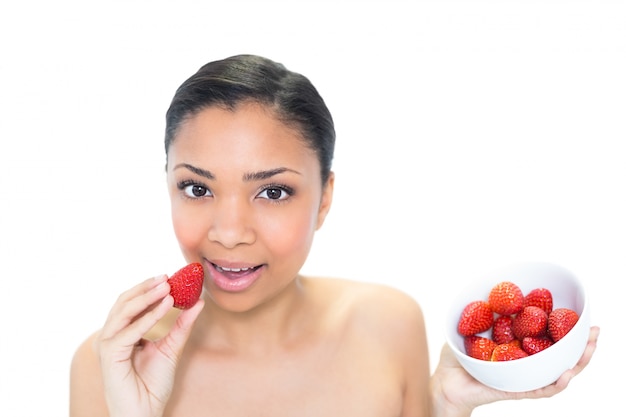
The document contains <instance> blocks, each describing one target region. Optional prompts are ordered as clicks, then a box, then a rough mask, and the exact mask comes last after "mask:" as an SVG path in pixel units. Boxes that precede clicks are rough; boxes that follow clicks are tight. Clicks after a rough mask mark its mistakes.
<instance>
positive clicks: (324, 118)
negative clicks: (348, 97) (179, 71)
mask: <svg viewBox="0 0 626 417" xmlns="http://www.w3.org/2000/svg"><path fill="white" fill-rule="evenodd" d="M243 102H257V103H259V104H262V105H265V106H267V107H268V108H269V109H271V110H272V111H274V113H275V114H276V116H277V117H278V118H279V119H280V120H281V121H282V122H283V123H285V124H287V125H290V126H293V127H294V128H296V129H297V130H298V131H299V132H300V133H301V134H302V137H303V139H304V140H305V143H306V145H307V146H308V147H309V148H311V149H312V150H313V151H315V153H316V154H317V157H318V160H319V162H320V167H321V176H322V184H325V183H326V181H327V180H328V176H329V173H330V170H331V165H332V160H333V154H334V148H335V127H334V123H333V119H332V116H331V114H330V111H329V110H328V108H327V107H326V104H325V103H324V100H323V99H322V97H321V96H320V94H319V93H318V91H317V89H316V88H315V87H314V86H313V84H312V83H311V82H310V81H309V79H308V78H306V77H305V76H303V75H302V74H298V73H296V72H293V71H289V70H288V69H286V68H285V66H283V65H282V64H280V63H277V62H274V61H272V60H269V59H267V58H264V57H261V56H256V55H236V56H232V57H229V58H226V59H223V60H218V61H213V62H209V63H207V64H205V65H204V66H202V67H201V68H200V69H199V70H198V71H197V72H196V73H195V74H194V75H192V76H191V77H190V78H188V79H187V80H186V81H185V82H184V83H183V84H182V85H181V86H180V87H179V88H178V89H177V90H176V93H175V94H174V98H173V99H172V102H171V104H170V107H169V109H168V110H167V114H166V126H165V154H166V156H167V154H168V150H169V146H170V144H171V143H172V141H173V140H174V139H175V137H176V133H177V132H178V129H179V127H180V125H181V124H182V123H183V122H184V121H185V120H187V119H188V118H189V117H192V116H193V115H195V114H197V113H198V112H199V111H201V110H203V109H205V108H207V107H211V106H221V107H224V108H227V109H231V110H234V109H235V108H236V107H237V105H238V104H241V103H243Z"/></svg>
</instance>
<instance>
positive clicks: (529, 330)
mask: <svg viewBox="0 0 626 417" xmlns="http://www.w3.org/2000/svg"><path fill="white" fill-rule="evenodd" d="M511 329H512V330H513V334H514V335H515V337H516V338H518V339H519V340H522V339H523V338H525V337H528V336H543V335H545V334H546V332H547V330H548V313H546V312H545V311H543V310H542V309H541V308H539V307H535V306H528V307H525V308H524V309H523V310H522V311H521V312H519V313H518V314H517V315H516V316H515V318H514V319H513V323H512V324H511Z"/></svg>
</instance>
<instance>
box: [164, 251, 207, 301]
mask: <svg viewBox="0 0 626 417" xmlns="http://www.w3.org/2000/svg"><path fill="white" fill-rule="evenodd" d="M203 282H204V269H203V268H202V264H200V263H197V262H195V263H191V264H189V265H187V266H185V267H183V268H181V269H180V270H178V271H176V272H175V273H174V274H173V275H172V276H171V277H170V278H169V279H168V283H169V284H170V294H171V295H172V297H174V307H176V308H179V309H181V310H187V309H189V308H191V307H193V305H194V304H196V302H197V301H198V299H199V298H200V295H201V294H202V284H203Z"/></svg>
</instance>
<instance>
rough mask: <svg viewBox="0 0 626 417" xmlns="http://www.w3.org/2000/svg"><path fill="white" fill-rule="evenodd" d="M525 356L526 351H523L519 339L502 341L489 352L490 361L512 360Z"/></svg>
mask: <svg viewBox="0 0 626 417" xmlns="http://www.w3.org/2000/svg"><path fill="white" fill-rule="evenodd" d="M527 356H528V353H526V352H524V349H522V347H521V346H520V343H519V341H513V342H511V343H503V344H501V345H498V346H496V347H495V348H494V349H493V352H492V353H491V361H492V362H502V361H512V360H515V359H521V358H525V357H527Z"/></svg>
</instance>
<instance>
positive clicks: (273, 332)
mask: <svg viewBox="0 0 626 417" xmlns="http://www.w3.org/2000/svg"><path fill="white" fill-rule="evenodd" d="M308 294H309V293H308V291H307V285H306V283H304V282H303V281H302V279H300V278H297V279H295V280H294V281H293V282H292V283H290V284H289V286H288V287H286V288H284V289H283V290H282V291H281V292H280V293H279V294H277V295H276V296H274V297H273V298H271V299H269V300H267V301H265V302H264V303H262V304H259V305H256V306H254V307H253V308H251V309H248V310H245V311H230V310H227V309H224V308H222V307H220V306H219V305H217V304H216V303H215V302H214V301H213V300H211V299H209V298H207V299H206V301H207V304H206V306H205V308H204V311H203V312H202V315H201V316H200V317H199V318H198V320H197V323H196V324H195V329H194V332H195V337H194V341H195V343H197V344H198V345H200V346H201V347H205V348H208V349H211V350H216V351H221V352H224V353H233V354H250V355H267V354H268V353H270V352H272V351H275V350H276V349H288V348H289V346H290V345H292V344H293V343H296V342H297V341H298V340H301V338H302V336H303V335H304V334H306V333H308V331H307V328H308V327H307V323H308V322H309V320H310V319H309V317H310V316H311V314H310V313H307V311H308V310H309V309H310V307H309V306H310V297H309V295H308Z"/></svg>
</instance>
